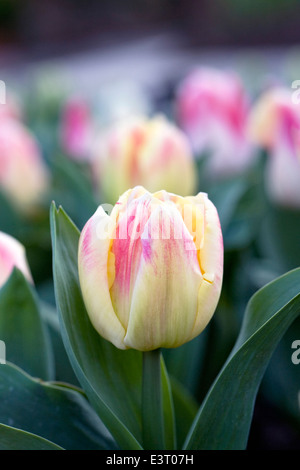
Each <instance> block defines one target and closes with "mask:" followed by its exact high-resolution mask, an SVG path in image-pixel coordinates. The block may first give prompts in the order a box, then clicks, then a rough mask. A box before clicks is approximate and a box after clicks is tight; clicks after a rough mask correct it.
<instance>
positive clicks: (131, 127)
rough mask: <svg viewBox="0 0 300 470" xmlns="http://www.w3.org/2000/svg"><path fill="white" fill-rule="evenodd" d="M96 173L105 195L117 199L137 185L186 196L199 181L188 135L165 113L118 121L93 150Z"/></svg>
mask: <svg viewBox="0 0 300 470" xmlns="http://www.w3.org/2000/svg"><path fill="white" fill-rule="evenodd" d="M93 168H94V175H95V180H96V185H97V187H98V188H99V190H100V192H101V195H102V199H103V200H104V201H105V202H108V203H113V204H114V203H115V202H116V201H117V200H118V198H119V197H120V195H121V194H123V193H124V192H125V191H127V189H129V188H132V187H134V186H137V185H142V186H144V187H145V188H146V189H147V190H148V191H151V192H155V191H158V190H159V189H161V188H165V189H166V191H170V192H174V193H176V194H180V195H181V196H187V195H188V194H193V193H194V191H195V185H196V175H195V166H194V161H193V156H192V152H191V148H190V144H189V142H188V139H187V138H186V136H185V135H184V133H183V132H182V131H181V130H180V129H178V128H177V127H176V126H175V125H174V124H172V123H171V122H169V121H168V120H167V119H166V118H164V117H162V116H157V117H154V118H152V119H146V118H142V117H141V118H140V117H136V118H128V119H126V120H123V121H121V122H120V121H118V122H117V123H116V124H115V125H114V126H112V127H111V128H109V130H108V131H107V133H106V134H105V135H100V138H99V145H98V144H97V145H96V146H95V150H94V163H93Z"/></svg>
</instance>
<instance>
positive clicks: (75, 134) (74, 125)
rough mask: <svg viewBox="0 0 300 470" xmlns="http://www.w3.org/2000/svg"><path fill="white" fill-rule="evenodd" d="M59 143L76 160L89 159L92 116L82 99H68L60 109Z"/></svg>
mask: <svg viewBox="0 0 300 470" xmlns="http://www.w3.org/2000/svg"><path fill="white" fill-rule="evenodd" d="M60 132H61V145H62V149H63V150H64V151H65V152H66V154H67V155H68V156H70V157H71V158H73V159H74V160H78V161H85V160H88V159H89V156H90V151H91V142H92V118H91V114H90V109H89V106H88V104H87V103H86V102H85V101H84V100H83V99H70V100H69V101H67V102H66V103H65V104H64V106H63V109H62V116H61V130H60Z"/></svg>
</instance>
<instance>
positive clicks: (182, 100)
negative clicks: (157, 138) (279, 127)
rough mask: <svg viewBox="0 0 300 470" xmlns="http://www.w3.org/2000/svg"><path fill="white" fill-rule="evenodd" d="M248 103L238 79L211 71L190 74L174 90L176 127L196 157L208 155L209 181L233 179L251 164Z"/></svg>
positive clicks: (201, 70)
mask: <svg viewBox="0 0 300 470" xmlns="http://www.w3.org/2000/svg"><path fill="white" fill-rule="evenodd" d="M248 101H249V100H248V96H247V94H246V91H245V90H244V87H243V85H242V83H241V81H240V79H239V77H238V76H236V75H235V74H234V73H230V72H225V71H224V72H223V71H221V70H216V69H213V68H206V67H201V68H199V69H196V70H194V71H192V72H191V73H190V74H188V75H187V76H186V77H185V78H184V79H183V80H182V81H181V83H180V84H179V86H178V90H177V94H176V103H175V104H176V113H177V119H178V124H179V126H180V127H181V128H182V129H183V130H184V131H185V132H186V134H187V135H188V137H189V139H190V141H191V143H192V146H193V149H194V152H195V153H196V154H197V155H198V156H199V157H201V156H202V155H203V154H206V153H207V154H209V159H208V167H207V168H208V171H209V174H210V176H212V177H217V178H219V177H226V176H231V175H235V174H237V173H239V172H241V171H243V170H244V169H245V168H247V166H248V165H249V164H250V162H251V159H252V158H251V156H252V152H251V145H250V141H249V140H248V139H247V133H246V124H247V116H248V110H249V104H248Z"/></svg>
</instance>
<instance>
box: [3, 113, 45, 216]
mask: <svg viewBox="0 0 300 470" xmlns="http://www.w3.org/2000/svg"><path fill="white" fill-rule="evenodd" d="M47 184H48V172H47V169H46V166H45V164H44V162H43V159H42V156H41V153H40V149H39V146H38V143H37V141H36V139H35V137H34V136H33V135H32V134H31V132H30V131H29V130H28V129H27V128H26V127H25V126H24V125H23V124H22V123H21V122H20V121H18V120H16V119H10V118H3V119H1V121H0V191H1V192H3V193H5V194H6V195H7V197H8V198H9V199H10V200H11V201H12V203H13V204H15V206H16V207H17V208H18V209H20V210H21V211H25V212H26V211H30V210H32V208H33V207H34V206H36V205H37V204H38V203H39V200H40V197H41V196H42V194H43V193H44V192H45V189H46V187H47Z"/></svg>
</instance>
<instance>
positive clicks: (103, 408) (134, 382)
mask: <svg viewBox="0 0 300 470" xmlns="http://www.w3.org/2000/svg"><path fill="white" fill-rule="evenodd" d="M51 233H52V244H53V276H54V285H55V296H56V302H57V308H58V312H59V318H60V323H61V332H62V338H63V341H64V344H65V347H66V350H67V353H68V356H69V359H70V362H71V364H72V366H73V368H74V371H75V373H76V375H77V378H78V380H79V382H80V384H81V386H82V388H83V389H84V391H85V392H86V394H87V396H88V398H89V400H90V402H91V404H92V406H93V407H94V409H95V410H96V412H97V413H98V414H99V416H100V417H101V420H102V421H103V423H104V424H105V425H106V426H107V428H108V429H109V431H110V432H111V434H112V435H113V436H114V438H115V439H116V441H117V442H118V444H119V446H120V447H121V448H123V449H126V450H130V449H141V444H140V443H141V442H142V431H141V395H142V392H141V390H142V355H141V353H139V352H138V351H134V350H128V351H121V350H119V349H117V348H116V347H114V346H113V345H112V344H111V343H109V342H108V341H106V340H104V339H103V338H102V337H101V336H100V335H99V334H98V333H97V332H96V330H95V329H94V328H93V326H92V324H91V322H90V320H89V317H88V315H87V312H86V309H85V306H84V302H83V299H82V295H81V290H80V285H79V279H78V266H77V251H78V241H79V235H80V234H79V231H78V229H77V228H76V227H75V225H74V224H73V223H72V221H71V220H70V219H69V218H68V216H67V215H66V213H65V212H64V211H63V210H62V208H60V209H59V210H56V208H55V205H54V204H53V205H52V208H51Z"/></svg>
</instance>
